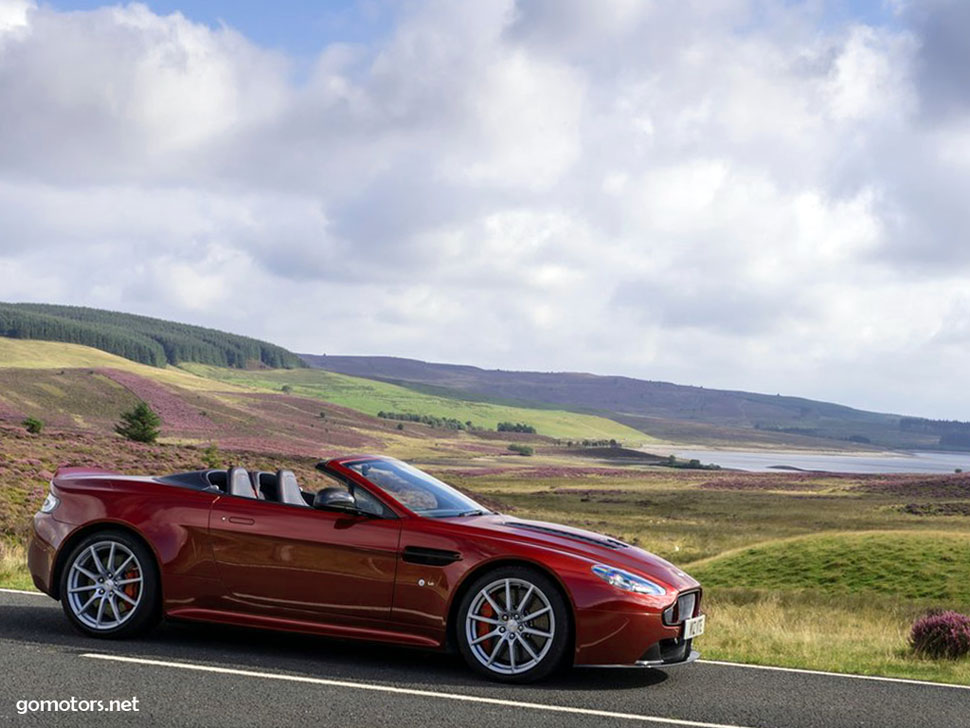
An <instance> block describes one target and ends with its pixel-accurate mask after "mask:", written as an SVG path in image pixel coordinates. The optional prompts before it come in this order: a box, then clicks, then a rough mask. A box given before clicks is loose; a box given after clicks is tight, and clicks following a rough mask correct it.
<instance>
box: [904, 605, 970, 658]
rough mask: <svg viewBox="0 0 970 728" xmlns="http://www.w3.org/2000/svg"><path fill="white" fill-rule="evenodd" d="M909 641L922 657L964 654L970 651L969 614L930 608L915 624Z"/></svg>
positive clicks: (950, 656)
mask: <svg viewBox="0 0 970 728" xmlns="http://www.w3.org/2000/svg"><path fill="white" fill-rule="evenodd" d="M909 643H910V645H911V646H912V648H913V651H914V652H915V653H916V654H917V655H920V656H921V657H932V658H947V659H951V660H954V659H956V658H958V657H963V656H964V655H967V654H970V617H968V616H966V615H965V614H960V613H959V612H954V611H952V610H947V611H940V610H932V611H930V612H927V613H926V614H924V615H923V616H922V617H920V618H919V619H917V620H916V622H915V623H914V624H913V629H912V631H911V632H910V635H909Z"/></svg>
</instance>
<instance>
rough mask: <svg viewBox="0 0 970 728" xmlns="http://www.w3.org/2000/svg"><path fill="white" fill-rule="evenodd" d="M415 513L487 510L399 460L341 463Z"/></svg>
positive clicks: (460, 513)
mask: <svg viewBox="0 0 970 728" xmlns="http://www.w3.org/2000/svg"><path fill="white" fill-rule="evenodd" d="M343 465H344V467H346V468H350V469H351V470H354V471H356V472H358V473H360V474H361V475H363V476H364V477H365V478H367V479H368V480H369V481H370V482H371V483H373V484H374V485H376V486H377V487H378V488H380V489H381V490H383V491H385V492H386V493H388V495H390V496H391V497H392V498H395V499H396V500H397V501H398V502H400V503H402V504H403V505H405V506H407V507H408V508H410V509H411V510H412V511H414V512H415V513H417V514H419V515H422V516H427V517H428V518H448V517H451V516H473V515H474V516H477V515H484V514H486V513H490V512H491V511H489V510H488V509H487V508H485V507H484V506H482V505H480V504H478V503H476V502H475V501H473V500H472V499H471V498H469V497H468V496H466V495H463V494H462V493H460V492H458V491H457V490H455V489H454V488H452V487H451V486H450V485H448V484H447V483H442V482H441V481H440V480H438V479H437V478H434V477H432V476H430V475H428V474H427V473H425V472H422V471H421V470H418V469H417V468H414V467H411V466H410V465H408V464H406V463H402V462H401V461H400V460H357V461H355V462H352V463H344V464H343Z"/></svg>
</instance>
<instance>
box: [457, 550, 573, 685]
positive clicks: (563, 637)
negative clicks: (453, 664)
mask: <svg viewBox="0 0 970 728" xmlns="http://www.w3.org/2000/svg"><path fill="white" fill-rule="evenodd" d="M458 615H459V622H458V624H457V625H456V626H457V630H456V631H457V633H458V634H457V638H458V639H457V642H458V648H459V651H460V652H461V654H462V656H463V657H464V658H465V661H466V662H467V663H468V664H469V665H470V666H471V667H472V668H473V669H474V670H476V671H478V672H479V673H482V674H483V675H486V676H487V677H489V678H492V679H494V680H500V681H503V682H532V681H534V680H540V679H542V678H544V677H546V676H548V675H549V674H550V673H551V672H553V671H554V670H555V669H556V668H557V667H558V666H559V665H560V664H562V662H563V660H564V659H565V656H566V654H565V653H566V648H567V646H568V644H569V633H570V615H569V608H568V605H567V604H566V600H565V599H564V598H563V596H562V595H561V593H560V591H559V589H558V588H557V587H556V585H555V584H554V583H553V582H552V580H551V579H550V578H549V577H547V576H546V575H545V574H543V573H542V572H540V571H537V570H535V569H531V568H528V567H525V566H508V567H501V568H498V569H495V570H493V571H490V572H488V573H486V574H483V575H482V576H481V577H479V578H478V579H476V580H475V582H474V583H473V584H472V585H471V587H470V588H469V589H468V591H467V592H466V593H465V596H464V598H463V599H462V602H461V605H460V606H459V609H458Z"/></svg>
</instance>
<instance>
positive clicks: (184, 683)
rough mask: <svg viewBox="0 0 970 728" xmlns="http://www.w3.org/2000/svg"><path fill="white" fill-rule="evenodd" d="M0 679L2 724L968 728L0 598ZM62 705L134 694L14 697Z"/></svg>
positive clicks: (961, 709) (728, 685)
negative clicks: (88, 615) (97, 706)
mask: <svg viewBox="0 0 970 728" xmlns="http://www.w3.org/2000/svg"><path fill="white" fill-rule="evenodd" d="M105 658H107V659H105ZM0 670H2V679H0V725H3V726H19V725H43V726H61V725H64V726H75V725H80V726H86V725H97V726H113V725H129V724H135V725H138V724H141V725H173V726H181V727H184V726H232V727H233V728H239V727H241V726H260V727H261V728H271V727H274V726H290V725H294V726H314V728H321V727H322V726H364V727H370V726H394V728H409V727H411V726H418V727H420V728H429V727H430V726H475V727H476V728H490V727H491V726H496V727H499V726H501V727H502V728H509V727H510V726H516V727H520V726H528V727H529V728H532V727H533V726H536V727H538V728H544V727H546V726H548V727H549V728H565V727H567V726H595V728H607V727H612V726H627V727H628V726H631V725H644V726H695V727H703V726H708V727H714V726H717V727H719V728H720V727H721V726H743V727H746V728H823V727H824V728H841V727H842V726H872V727H873V728H895V727H897V726H898V727H899V728H904V727H905V728H914V727H915V726H931V727H933V728H936V727H940V728H943V727H944V726H946V727H948V728H949V727H952V726H968V725H970V689H962V688H958V687H943V686H934V685H928V684H922V685H921V684H912V683H906V682H886V681H877V680H865V679H853V678H849V677H844V676H832V675H825V674H817V673H812V674H809V673H799V672H788V671H773V670H761V669H754V668H749V667H739V666H730V665H722V664H711V663H704V662H703V661H702V662H699V663H696V664H694V665H689V666H685V667H682V668H678V669H671V670H667V671H661V670H606V669H604V670H595V669H584V670H572V671H570V672H568V673H566V674H564V675H562V676H559V677H556V678H554V679H552V680H550V681H547V682H544V683H540V684H539V685H531V686H525V687H518V686H512V687H510V686H502V685H496V684H493V683H489V682H485V681H482V680H480V679H478V678H477V677H475V676H474V675H473V674H472V673H470V672H469V671H467V670H466V669H465V667H464V665H463V664H462V662H461V661H460V659H459V658H457V657H452V656H448V655H438V654H429V653H426V652H421V651H416V650H408V649H400V648H391V647H385V646H375V645H369V644H360V643H350V642H337V641H332V640H325V639H322V638H315V637H305V636H299V635H288V634H275V633H267V632H258V631H251V630H243V629H235V628H223V627H213V626H209V625H190V624H178V623H166V624H164V625H162V626H161V627H160V628H159V629H157V630H155V631H154V632H152V633H151V634H150V635H148V636H146V637H143V638H141V639H138V640H135V641H129V642H114V641H105V640H93V639H89V638H85V637H82V636H81V635H79V634H77V633H76V632H74V631H73V629H71V627H70V626H69V625H68V623H67V621H66V619H65V618H64V616H63V614H62V613H61V610H60V605H58V604H57V603H55V602H54V601H52V600H50V599H48V598H46V597H43V596H36V595H28V594H16V593H10V592H2V591H0ZM71 697H74V698H77V699H78V700H103V701H105V702H107V701H109V700H112V699H118V700H122V699H129V698H132V697H137V699H138V708H139V710H138V712H129V713H119V712H113V713H108V712H99V713H94V712H88V713H70V712H60V713H52V712H35V713H27V714H24V715H21V714H20V713H19V712H18V701H23V700H42V699H43V700H61V701H64V700H70V698H71Z"/></svg>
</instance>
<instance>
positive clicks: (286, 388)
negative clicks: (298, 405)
mask: <svg viewBox="0 0 970 728" xmlns="http://www.w3.org/2000/svg"><path fill="white" fill-rule="evenodd" d="M280 391H281V392H282V393H283V394H289V393H290V392H292V391H293V387H291V386H290V385H289V384H284V385H283V386H282V387H280Z"/></svg>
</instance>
